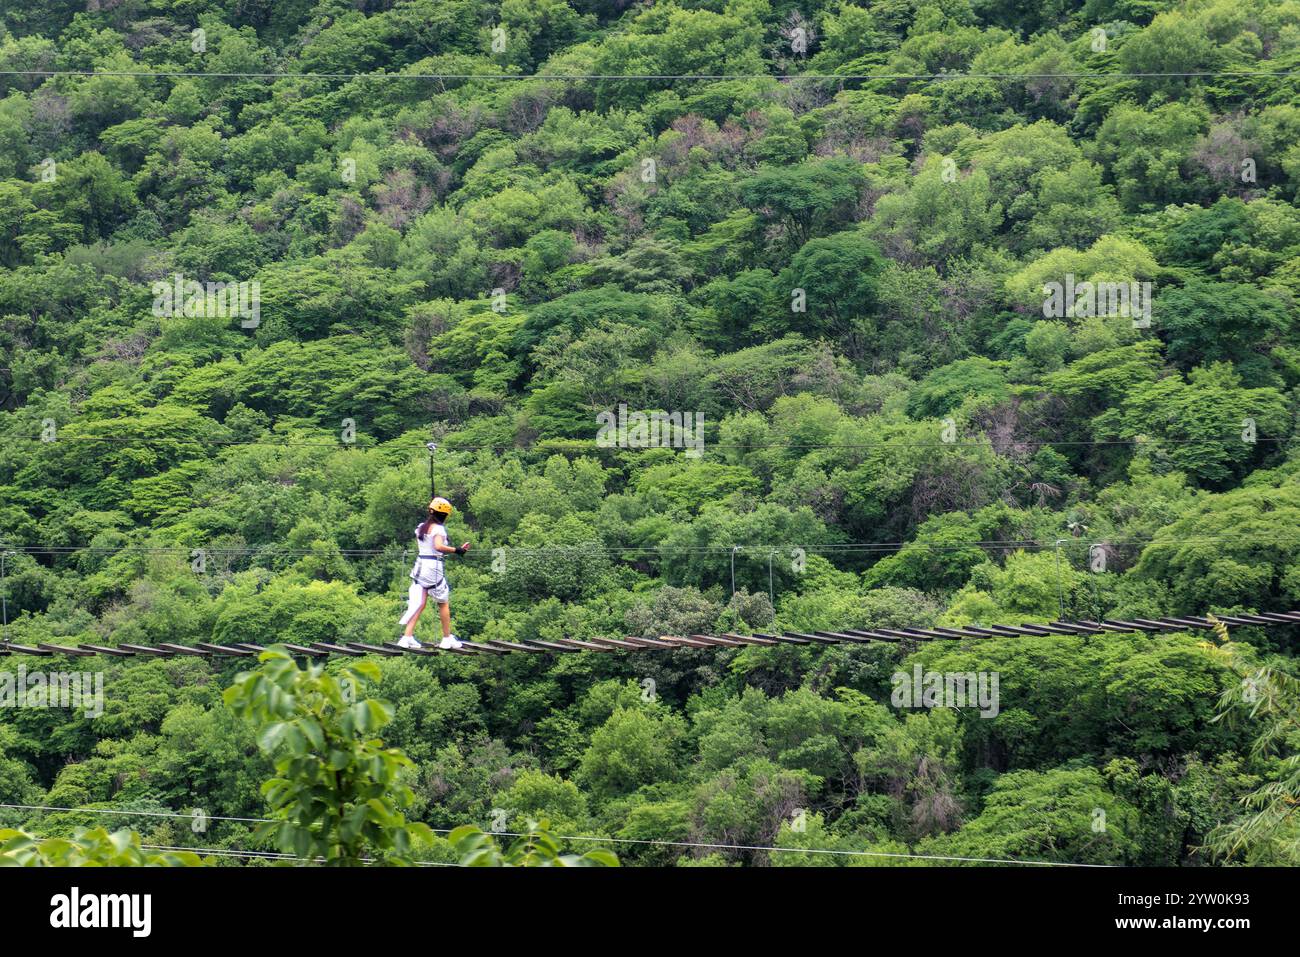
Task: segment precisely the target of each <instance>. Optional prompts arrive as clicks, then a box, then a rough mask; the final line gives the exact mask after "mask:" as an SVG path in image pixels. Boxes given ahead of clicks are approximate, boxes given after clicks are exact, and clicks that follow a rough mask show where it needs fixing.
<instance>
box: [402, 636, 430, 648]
mask: <svg viewBox="0 0 1300 957" xmlns="http://www.w3.org/2000/svg"><path fill="white" fill-rule="evenodd" d="M397 646H398V647H399V648H423V647H424V645H422V644H420V643H419V642H418V641H416V640H415V636H414V635H403V636H402V637H401V638H400V639H399V640H398V642H397Z"/></svg>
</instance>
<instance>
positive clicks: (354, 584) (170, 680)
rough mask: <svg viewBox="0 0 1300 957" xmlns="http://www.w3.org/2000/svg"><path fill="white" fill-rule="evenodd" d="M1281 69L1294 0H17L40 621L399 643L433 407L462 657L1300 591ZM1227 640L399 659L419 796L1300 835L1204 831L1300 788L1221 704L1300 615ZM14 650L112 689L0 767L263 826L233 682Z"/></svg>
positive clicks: (489, 812)
mask: <svg viewBox="0 0 1300 957" xmlns="http://www.w3.org/2000/svg"><path fill="white" fill-rule="evenodd" d="M1294 69H1300V2H1295V0H1284V2H1276V0H1184V2H1174V0H1086V2H1072V0H1034V2H1028V0H919V2H917V0H883V2H873V3H867V2H865V0H864V2H862V3H852V2H847V0H807V2H804V3H801V4H795V3H790V2H776V0H729V2H724V0H694V2H692V0H672V2H656V3H653V4H640V3H630V2H619V0H616V2H607V3H597V2H588V0H568V2H565V0H502V2H499V3H497V2H487V0H411V2H405V0H401V2H382V0H355V2H352V0H347V2H345V0H322V2H313V0H289V2H275V3H272V2H270V0H253V2H236V0H222V2H199V0H195V2H190V0H187V2H178V0H120V2H110V0H98V2H95V3H91V4H86V3H84V2H72V0H50V2H47V3H44V4H37V5H32V4H29V3H17V2H13V0H8V2H4V3H2V4H0V71H3V75H0V544H2V545H3V546H4V547H5V549H7V551H5V556H4V559H3V563H4V565H3V570H4V576H3V590H4V594H5V603H6V615H7V618H8V624H7V626H6V638H7V640H8V641H13V642H20V643H23V644H27V645H31V644H35V643H37V642H62V643H78V642H88V643H92V644H100V645H110V646H111V645H116V644H119V643H136V644H156V643H158V642H172V643H181V644H184V643H190V642H194V641H205V642H218V643H232V642H250V643H257V644H272V643H276V642H285V641H287V642H297V643H307V642H312V641H327V642H342V641H354V642H376V643H377V642H383V641H393V640H395V639H396V637H397V635H398V632H399V627H398V625H397V619H398V616H399V615H400V614H401V610H402V608H403V607H404V604H405V597H406V586H407V584H408V582H407V578H406V576H407V572H408V570H409V567H410V562H411V560H412V558H413V557H414V554H415V552H414V544H415V543H414V541H413V540H412V529H413V527H414V526H415V525H416V523H417V522H419V521H420V520H421V518H422V517H423V514H424V506H425V503H426V502H427V501H428V499H429V495H430V474H429V462H430V459H429V453H428V452H427V451H426V450H425V443H426V442H430V441H434V442H437V443H438V446H439V449H438V451H437V452H436V453H435V455H434V458H433V464H434V479H435V481H436V485H437V492H438V494H440V495H445V496H446V497H448V498H449V499H450V500H451V501H452V502H453V504H454V505H455V508H456V511H455V513H454V514H453V516H452V519H451V521H450V523H449V530H450V535H451V538H452V540H453V542H454V543H459V542H461V541H465V540H470V541H471V542H472V543H473V550H472V551H471V552H470V553H469V554H468V555H466V556H465V557H464V558H461V559H457V560H455V561H454V562H449V563H448V576H449V579H450V583H451V587H452V603H451V604H452V614H453V620H454V622H455V625H456V630H457V633H458V634H459V635H460V636H461V637H462V638H467V639H480V640H484V639H501V640H521V639H523V640H527V639H543V640H545V639H554V638H559V637H574V638H584V637H591V636H621V635H642V636H656V635H683V634H691V633H717V632H727V631H730V632H737V631H738V632H754V631H760V632H771V631H778V630H782V629H784V630H793V631H807V630H816V629H825V630H840V629H845V628H868V627H886V628H889V627H903V626H912V627H930V626H935V625H938V626H958V625H964V624H970V623H976V624H980V623H984V624H987V623H991V622H998V623H1010V624H1017V623H1020V622H1025V621H1051V620H1054V619H1057V618H1075V619H1077V618H1084V619H1097V618H1101V617H1111V618H1132V617H1159V616H1167V615H1174V616H1182V615H1190V614H1205V613H1206V612H1208V611H1215V612H1222V613H1231V612H1233V611H1254V612H1258V611H1279V610H1289V609H1293V608H1297V607H1300V464H1298V463H1297V460H1296V458H1295V456H1294V455H1293V454H1292V452H1291V448H1292V442H1293V434H1294V431H1295V426H1294V413H1295V404H1296V398H1297V391H1296V390H1297V384H1300V329H1297V315H1298V313H1297V305H1296V296H1297V294H1300V210H1298V209H1297V208H1296V205H1295V198H1296V193H1297V190H1300V89H1298V84H1300V77H1290V76H1278V75H1269V74H1277V73H1285V72H1286V71H1289V70H1294ZM60 71H64V72H63V73H62V75H48V74H50V73H51V72H55V73H58V72H60ZM77 72H89V73H94V74H95V75H93V76H92V75H70V73H77ZM137 73H151V74H165V75H162V76H139V75H132V74H137ZM231 74H235V75H234V76H232V75H231ZM304 74H306V75H304ZM935 74H956V75H955V76H953V77H951V78H945V77H938V78H936V77H935V76H933V75H935ZM683 75H686V76H688V77H699V76H704V77H707V78H706V79H689V78H682V77H683ZM511 77H519V78H517V79H512V78H511ZM187 283H200V284H208V283H223V284H234V286H233V287H232V288H231V289H227V290H226V291H225V293H223V294H222V295H223V296H224V298H222V296H218V297H215V298H212V299H209V298H204V300H203V302H201V303H196V302H194V301H193V300H191V299H188V298H187V297H188V295H189V294H188V292H187V291H186V290H187V289H189V288H190V287H188V286H186V284H187ZM1089 283H1114V284H1118V285H1115V286H1113V287H1109V288H1110V289H1111V293H1112V303H1111V304H1112V305H1113V298H1114V295H1113V294H1115V290H1118V289H1122V291H1123V293H1124V295H1126V296H1128V295H1130V292H1131V295H1132V298H1131V300H1126V301H1128V302H1129V307H1130V308H1128V309H1126V310H1124V311H1122V312H1120V311H1117V310H1115V309H1113V308H1107V307H1106V306H1105V305H1104V300H1105V295H1102V296H1100V297H1094V301H1088V300H1087V297H1086V296H1084V297H1083V298H1081V299H1080V300H1079V301H1077V302H1076V301H1069V302H1066V304H1065V307H1064V308H1059V309H1055V310H1054V309H1053V308H1052V306H1051V303H1050V302H1049V300H1050V299H1051V294H1050V290H1051V289H1052V288H1055V287H1054V286H1053V284H1058V287H1059V288H1065V289H1070V290H1078V289H1079V288H1080V287H1083V288H1087V287H1086V286H1085V284H1089ZM240 284H246V285H242V286H241V285H240ZM178 288H179V289H180V290H181V292H182V296H181V297H180V298H179V299H178V298H177V297H176V296H175V291H176V290H177V289H178ZM1094 288H1095V287H1094ZM1065 295H1068V293H1067V294H1065ZM1096 299H1101V300H1103V304H1102V305H1100V306H1099V305H1097V303H1096V302H1095V300H1096ZM187 302H188V304H189V306H190V308H186V304H187ZM214 305H215V308H214ZM1146 307H1149V309H1148V308H1146ZM620 407H622V409H623V413H624V416H625V418H627V417H630V418H631V420H632V421H633V422H635V420H636V414H637V413H645V414H647V415H649V414H651V413H660V414H662V415H663V416H671V417H674V421H675V422H677V423H679V424H680V423H683V422H685V423H686V424H687V425H688V426H689V427H688V428H683V429H675V428H674V429H669V428H665V429H664V430H663V432H662V434H661V435H660V438H661V439H665V441H663V442H660V443H656V444H658V445H663V446H666V447H643V446H644V443H641V445H640V446H639V445H638V441H637V439H636V436H635V435H634V436H633V438H632V441H631V442H630V443H623V444H618V443H615V444H613V445H612V446H611V445H610V444H609V443H605V442H601V441H598V429H599V426H598V421H599V420H598V416H600V415H601V414H602V413H605V414H610V413H612V414H613V415H614V416H615V417H617V416H618V414H619V410H620ZM434 619H436V614H435V613H434V612H433V611H432V610H431V611H430V612H429V613H426V615H425V618H424V619H423V620H422V621H421V624H420V631H419V632H418V634H419V635H420V637H422V638H426V639H427V638H431V637H433V636H434V634H435V630H436V627H437V626H436V623H435V621H434ZM1232 637H1233V639H1234V640H1235V641H1237V642H1238V643H1239V645H1238V646H1237V650H1236V652H1235V655H1237V656H1238V657H1234V658H1232V659H1231V660H1229V659H1228V658H1227V657H1226V656H1225V654H1224V653H1223V652H1222V650H1221V649H1217V650H1216V649H1214V648H1210V647H1207V646H1206V645H1205V644H1204V641H1205V636H1204V635H1203V634H1186V635H1181V634H1174V635H1155V636H1150V635H1119V634H1105V635H1098V636H1093V637H1068V636H1059V637H1057V636H1053V637H1045V638H1028V637H1026V638H1006V639H1002V638H990V639H987V640H984V641H978V642H976V641H968V642H957V641H954V642H936V643H926V644H922V645H920V646H909V645H903V644H899V645H893V644H880V645H872V646H835V647H828V648H817V647H801V646H781V647H773V648H766V647H748V648H743V649H735V650H731V649H711V650H680V651H675V652H672V653H656V654H653V655H650V654H645V655H639V656H638V655H624V654H618V653H614V654H581V655H579V654H574V655H556V656H549V655H527V656H525V655H509V656H504V657H502V658H500V659H493V660H484V659H482V658H476V659H471V658H468V657H459V656H448V655H443V656H438V657H434V658H418V659H417V658H411V657H406V658H392V659H389V658H384V659H376V664H377V666H378V669H379V673H380V683H379V685H378V688H379V693H381V694H382V697H383V698H384V699H385V700H387V701H389V702H391V703H392V705H393V708H394V711H393V715H392V721H391V724H389V725H388V726H387V727H386V728H385V730H384V742H385V744H386V745H389V746H392V747H394V748H398V749H400V750H401V751H402V752H404V753H405V755H407V756H408V757H409V758H410V759H411V762H412V764H411V766H410V767H409V768H405V769H404V770H403V771H402V772H401V779H402V780H403V781H404V782H405V783H406V784H407V785H409V787H410V788H411V792H412V795H411V796H412V802H413V803H411V805H410V806H409V807H407V808H406V809H405V813H406V815H407V817H408V818H410V819H411V820H413V821H420V822H425V823H427V824H429V825H430V826H432V827H434V828H439V829H450V828H454V827H457V826H459V825H463V824H467V823H471V824H475V825H477V826H479V827H481V828H484V829H492V830H498V831H499V830H507V831H527V830H528V829H529V827H530V823H529V822H530V821H536V820H541V819H545V820H547V821H549V822H550V826H551V830H552V832H553V833H554V834H555V835H557V836H575V835H577V836H599V837H606V838H618V839H622V840H624V841H636V842H678V843H677V844H659V843H627V844H621V845H618V846H617V848H616V850H617V852H618V855H619V858H620V859H621V860H622V862H623V863H624V864H629V865H635V864H643V865H673V864H677V865H734V864H816V865H826V866H838V865H850V864H852V865H860V864H905V863H909V861H908V859H907V858H903V857H884V856H881V857H862V856H848V855H835V854H807V853H800V852H799V850H798V849H821V850H853V851H864V850H868V851H874V852H877V853H881V854H912V853H917V854H928V855H936V856H962V857H980V858H1025V859H1036V860H1049V861H1061V862H1064V861H1071V862H1088V863H1127V864H1150V865H1156V864H1178V863H1207V862H1214V861H1222V860H1225V859H1230V860H1236V861H1241V860H1245V861H1250V862H1263V863H1295V862H1296V857H1297V855H1300V850H1297V848H1298V846H1300V845H1298V844H1297V841H1296V837H1295V835H1296V829H1295V825H1294V823H1292V822H1291V819H1290V817H1289V815H1290V813H1291V811H1286V812H1285V813H1284V814H1282V816H1281V819H1280V820H1278V821H1276V822H1274V826H1273V828H1272V830H1270V831H1268V832H1267V835H1264V836H1261V835H1260V834H1259V833H1256V832H1251V833H1252V834H1253V835H1254V836H1253V837H1252V838H1251V840H1250V841H1249V842H1247V844H1245V845H1240V846H1237V845H1234V846H1235V850H1234V851H1232V853H1230V854H1229V855H1227V856H1226V857H1225V856H1224V855H1219V856H1217V857H1216V856H1213V855H1210V854H1208V853H1207V852H1204V851H1200V850H1197V848H1198V847H1200V846H1201V845H1203V844H1205V843H1206V841H1207V840H1208V838H1209V836H1210V835H1211V834H1212V833H1213V832H1214V831H1215V828H1220V827H1222V826H1225V825H1229V824H1231V823H1232V822H1234V821H1239V820H1240V819H1241V817H1242V815H1244V814H1247V813H1249V808H1246V807H1243V805H1242V804H1241V800H1242V798H1244V797H1245V796H1247V795H1249V794H1252V793H1254V792H1256V791H1257V790H1258V789H1259V788H1261V787H1263V786H1265V785H1267V784H1269V783H1270V782H1278V781H1283V782H1285V781H1291V783H1292V785H1294V784H1295V782H1294V780H1292V779H1293V778H1294V772H1293V771H1292V770H1288V769H1289V768H1290V767H1291V765H1290V764H1289V763H1288V762H1287V755H1288V754H1291V753H1292V751H1288V748H1287V744H1288V742H1290V743H1291V744H1294V740H1295V739H1294V729H1292V732H1291V734H1292V737H1290V738H1288V737H1287V734H1286V733H1282V732H1279V733H1278V735H1277V736H1276V737H1275V739H1274V740H1273V741H1272V742H1271V743H1274V744H1278V745H1279V746H1280V747H1277V748H1256V747H1254V743H1255V741H1256V739H1257V737H1258V736H1259V735H1260V732H1261V728H1260V727H1259V723H1258V722H1253V721H1251V720H1249V719H1247V720H1242V721H1226V720H1224V721H1218V720H1215V716H1216V714H1217V713H1218V712H1219V710H1220V707H1221V701H1220V699H1221V697H1224V696H1226V698H1231V697H1232V696H1233V695H1234V694H1237V693H1238V692H1239V690H1240V685H1241V680H1242V679H1241V675H1242V674H1243V673H1245V672H1243V671H1242V670H1241V669H1242V668H1245V669H1248V670H1252V673H1253V670H1254V669H1258V668H1261V667H1265V666H1267V667H1269V668H1273V669H1276V670H1277V672H1278V673H1279V674H1282V675H1285V674H1288V673H1290V674H1294V673H1295V668H1294V664H1293V657H1292V656H1293V652H1294V648H1295V644H1294V643H1295V640H1296V634H1295V630H1294V629H1290V628H1279V629H1275V630H1268V631H1266V630H1264V629H1251V628H1241V629H1234V631H1233V636H1232ZM0 662H2V663H0V669H3V670H5V671H10V672H12V671H16V669H17V668H18V667H19V665H20V664H21V665H23V666H24V667H26V668H28V669H37V668H44V669H63V670H77V669H96V670H103V671H105V673H106V696H105V710H104V714H103V715H102V716H100V717H97V718H93V719H87V718H85V717H83V716H81V715H78V714H75V713H72V712H69V711H67V710H58V709H39V708H17V709H15V708H0V802H3V803H12V804H29V805H42V806H49V807H59V808H64V807H77V808H80V807H84V806H91V807H95V808H99V809H101V810H102V809H118V810H142V811H180V810H184V811H188V809H191V808H201V809H203V810H204V812H205V814H206V815H207V816H208V817H209V818H212V819H213V820H212V823H211V827H210V829H209V830H208V831H207V832H206V833H201V834H199V833H193V832H192V831H191V829H190V827H189V825H188V822H187V821H186V820H184V819H179V820H178V819H168V818H161V817H160V818H146V817H141V818H138V819H131V820H130V821H128V822H126V823H130V824H131V825H132V826H134V827H136V828H137V830H139V831H140V833H141V836H142V838H144V839H145V843H146V844H147V845H158V846H186V847H189V846H193V847H208V848H212V847H216V848H249V847H253V848H258V847H268V846H270V845H268V844H266V843H264V840H263V838H261V837H258V838H254V837H253V836H252V834H251V825H245V824H240V823H238V822H230V821H219V820H216V819H217V818H220V817H236V818H237V817H246V818H248V817H260V816H262V815H263V814H264V813H265V810H266V807H265V804H264V803H263V799H262V797H261V795H260V793H259V786H260V785H261V783H262V781H263V780H265V779H266V778H268V777H270V776H271V775H272V770H271V763H270V761H269V759H268V758H267V757H266V756H264V755H263V754H262V753H260V752H259V750H258V748H257V746H256V743H255V738H254V733H253V731H252V730H250V729H249V727H248V726H247V725H246V724H245V723H243V722H241V721H240V720H238V719H237V718H236V717H235V716H234V715H233V714H231V713H230V712H229V710H228V709H227V708H226V707H225V705H224V704H223V703H222V692H223V689H225V688H228V687H230V686H231V684H232V682H233V681H234V676H235V674H236V673H237V672H238V671H239V670H240V667H239V665H238V664H226V663H224V662H219V663H217V664H213V663H210V662H205V661H200V660H194V659H176V660H147V659H141V658H135V659H129V660H107V659H85V660H78V659H69V660H64V659H39V660H38V659H20V658H18V657H12V658H3V659H0ZM330 667H331V668H334V667H342V665H341V664H338V663H334V664H331V666H330ZM917 667H920V668H921V669H922V671H933V672H940V673H945V674H947V673H961V674H968V673H969V674H996V675H997V676H998V678H999V682H1000V683H999V695H1000V700H999V707H998V708H997V709H996V711H997V713H996V714H995V715H993V716H989V715H985V716H981V712H980V710H979V709H978V708H971V707H966V708H960V709H947V708H906V707H901V708H900V707H898V706H897V702H896V701H894V700H893V694H894V692H895V691H896V681H895V679H894V678H893V676H894V675H895V674H896V673H898V672H903V673H905V674H907V675H912V674H913V673H914V669H915V668H917ZM1234 668H1235V669H1236V670H1234ZM1226 698H1225V700H1226ZM1251 700H1253V699H1248V700H1247V702H1246V704H1247V705H1249V703H1250V701H1251ZM1288 775H1290V777H1288ZM1293 806H1294V805H1292V807H1293ZM122 823H124V822H123V821H122V820H114V819H111V818H105V817H104V816H103V815H95V814H91V813H85V812H79V813H66V812H59V813H54V812H50V813H45V814H41V813H36V812H25V811H12V810H10V811H6V810H0V827H3V826H6V825H8V826H15V827H17V826H21V827H23V828H24V829H27V830H29V831H32V832H33V833H37V834H39V835H42V836H44V835H50V834H64V833H71V832H72V829H73V828H74V827H76V826H78V825H86V826H90V825H94V826H108V825H112V826H120V825H121V824H122ZM690 844H695V845H723V846H722V847H703V846H687V845H690ZM597 846H598V845H596V844H593V843H591V842H587V843H583V844H576V845H574V847H573V848H572V849H573V850H574V851H575V852H576V853H578V854H581V853H584V852H586V851H589V850H591V849H592V848H593V847H597ZM770 846H779V847H782V848H792V849H795V850H787V851H776V852H769V851H766V850H755V849H753V848H764V847H770ZM444 850H445V849H444ZM423 853H426V854H430V855H436V854H438V853H442V851H440V850H439V848H438V847H431V848H428V849H426V850H425V851H424V852H423ZM447 853H450V852H447ZM914 862H915V861H913V863H914Z"/></svg>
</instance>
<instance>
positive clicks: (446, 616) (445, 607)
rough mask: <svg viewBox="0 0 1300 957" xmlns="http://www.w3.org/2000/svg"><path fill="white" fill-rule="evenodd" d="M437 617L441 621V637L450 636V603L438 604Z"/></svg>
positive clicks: (442, 602) (441, 602)
mask: <svg viewBox="0 0 1300 957" xmlns="http://www.w3.org/2000/svg"><path fill="white" fill-rule="evenodd" d="M438 616H439V617H440V618H441V619H442V637H444V638H446V637H448V636H450V635H451V602H448V601H440V602H438Z"/></svg>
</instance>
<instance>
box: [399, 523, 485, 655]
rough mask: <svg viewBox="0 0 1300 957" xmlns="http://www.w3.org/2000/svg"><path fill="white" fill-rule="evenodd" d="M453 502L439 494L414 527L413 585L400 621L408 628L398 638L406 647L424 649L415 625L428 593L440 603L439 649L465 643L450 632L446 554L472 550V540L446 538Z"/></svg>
mask: <svg viewBox="0 0 1300 957" xmlns="http://www.w3.org/2000/svg"><path fill="white" fill-rule="evenodd" d="M451 511H452V509H451V502H449V501H447V500H446V499H445V498H442V497H438V498H435V499H434V500H433V501H432V502H430V503H429V515H428V517H427V518H426V519H425V520H424V521H423V522H422V523H420V524H419V525H417V526H416V527H415V541H416V545H417V546H418V547H417V550H416V559H415V566H414V567H413V568H412V569H411V587H410V590H409V592H408V595H407V601H406V614H404V615H403V616H402V620H401V622H400V624H402V625H405V626H406V628H405V631H403V632H402V637H401V638H400V639H399V640H398V642H397V643H398V645H400V646H401V647H403V648H422V647H424V646H423V645H421V644H420V642H418V641H417V640H416V639H415V625H416V623H417V622H418V621H419V620H420V614H421V612H423V611H424V606H425V604H426V603H427V602H428V599H429V596H430V595H432V596H433V600H434V601H436V602H437V603H438V615H439V617H440V618H441V619H442V641H441V642H439V644H438V647H439V648H446V649H450V648H459V647H461V645H463V644H464V642H462V641H461V640H460V639H459V638H457V637H456V636H455V635H453V634H452V633H451V589H450V588H449V587H448V585H447V575H446V570H445V568H444V562H443V557H444V556H446V555H464V554H465V553H466V552H467V551H469V542H465V543H464V544H461V545H455V546H453V545H451V544H450V543H449V541H448V539H447V528H446V523H447V517H448V516H449V515H451Z"/></svg>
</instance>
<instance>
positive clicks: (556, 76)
mask: <svg viewBox="0 0 1300 957" xmlns="http://www.w3.org/2000/svg"><path fill="white" fill-rule="evenodd" d="M0 76H15V77H47V78H49V77H88V78H93V77H130V78H135V79H141V80H151V79H207V80H346V81H354V80H435V81H444V82H445V81H448V80H451V81H456V82H462V81H463V82H471V81H508V82H526V81H539V82H559V83H576V82H583V81H592V82H616V81H620V80H625V81H637V82H662V81H673V82H679V81H680V82H706V83H717V82H726V81H733V80H740V81H755V82H757V81H762V80H776V81H777V82H789V81H796V80H797V81H801V82H802V81H814V82H825V83H843V82H857V83H866V82H870V81H872V80H888V81H915V82H938V83H941V82H946V81H951V80H1026V81H1029V80H1111V79H1114V80H1144V79H1220V78H1227V77H1233V78H1242V79H1249V78H1260V79H1264V78H1278V79H1289V78H1292V77H1296V76H1300V71H1297V70H1187V71H1119V72H1103V71H1076V72H1073V73H971V72H966V73H958V72H940V73H375V72H369V73H319V72H303V73H295V72H286V71H263V72H257V71H250V72H239V73H225V72H215V71H204V70H0Z"/></svg>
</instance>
